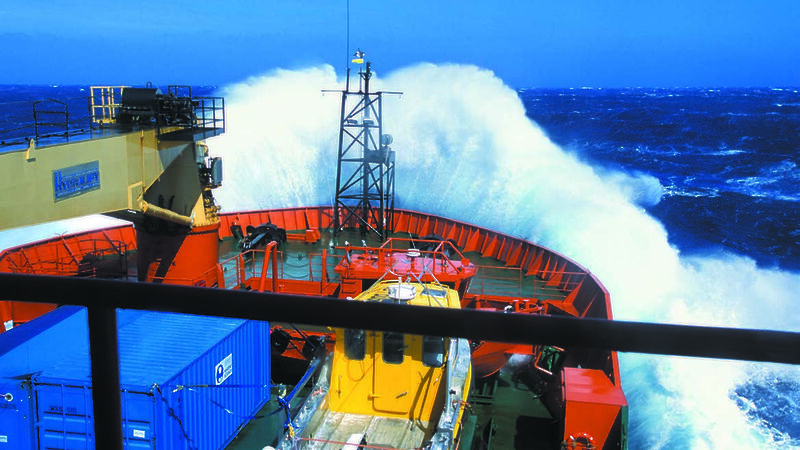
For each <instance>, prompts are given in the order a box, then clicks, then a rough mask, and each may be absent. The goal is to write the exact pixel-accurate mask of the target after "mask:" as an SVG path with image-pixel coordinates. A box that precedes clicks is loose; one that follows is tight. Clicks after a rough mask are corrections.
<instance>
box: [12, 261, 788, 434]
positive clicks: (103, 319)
mask: <svg viewBox="0 0 800 450" xmlns="http://www.w3.org/2000/svg"><path fill="white" fill-rule="evenodd" d="M0 286H2V293H3V297H4V298H5V299H9V300H18V301H31V302H43V303H52V302H53V301H54V298H53V296H54V295H55V294H53V293H56V292H57V293H58V302H59V303H61V304H72V305H80V306H85V307H87V308H88V311H89V346H90V355H91V361H92V364H91V366H92V380H93V387H92V399H93V402H94V417H95V424H94V425H95V446H96V448H99V449H100V448H102V449H117V448H119V449H121V448H122V414H121V401H120V395H119V362H118V360H119V357H118V347H117V323H116V308H124V309H138V310H148V311H169V312H181V313H188V314H201V315H209V316H220V317H234V318H242V319H254V320H265V321H277V322H290V323H302V324H308V325H327V326H333V327H343V328H368V329H375V330H386V331H396V332H401V333H410V334H427V335H435V336H449V337H463V338H468V339H479V340H488V341H496V342H509V343H519V344H530V345H538V344H546V345H556V346H559V347H561V348H591V349H604V350H616V351H623V352H635V353H651V354H662V355H680V356H694V357H706V358H723V359H739V360H750V361H768V362H780V363H789V364H800V352H798V351H797V349H798V348H800V333H793V332H785V331H768V330H752V329H734V328H718V327H701V326H686V325H667V324H654V323H642V322H621V321H610V320H602V319H586V318H584V319H579V318H574V317H560V316H544V315H538V314H504V313H502V312H487V311H478V310H467V309H448V308H427V307H421V306H410V305H399V304H387V303H378V302H353V301H347V300H341V299H337V298H326V297H307V296H300V295H288V294H277V293H270V292H264V293H261V292H253V291H243V290H224V289H211V288H198V287H191V286H179V285H165V284H152V283H134V282H125V281H112V280H97V279H82V278H67V277H50V276H34V275H18V274H0ZM187 298H191V299H192V301H191V302H187V301H185V299H187Z"/></svg>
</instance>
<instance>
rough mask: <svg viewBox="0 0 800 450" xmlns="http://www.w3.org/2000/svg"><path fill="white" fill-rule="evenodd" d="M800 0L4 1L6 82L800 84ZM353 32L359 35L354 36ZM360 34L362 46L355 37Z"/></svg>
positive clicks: (2, 71)
mask: <svg viewBox="0 0 800 450" xmlns="http://www.w3.org/2000/svg"><path fill="white" fill-rule="evenodd" d="M798 23H800V2H798V1H796V0H763V1H752V0H727V1H724V2H723V1H717V0H713V1H712V0H672V1H670V0H661V1H651V0H567V1H556V0H548V1H542V0H527V1H516V0H509V1H503V2H489V1H470V0H460V1H449V0H447V1H429V0H404V1H397V0H378V1H372V2H369V1H364V0H349V27H348V0H305V1H302V2H301V1H295V0H269V1H268V0H259V1H256V0H249V1H244V0H226V1H223V2H220V1H214V2H210V1H209V2H205V1H199V2H197V1H196V2H189V1H184V0H168V1H163V0H162V1H153V0H137V1H135V2H113V1H112V2H108V1H107V2H100V1H97V0H84V1H80V2H75V1H65V0H27V1H24V2H23V1H14V0H6V1H4V2H2V3H0V43H2V48H3V56H4V58H3V59H4V60H5V61H4V62H3V64H2V65H0V84H84V85H88V84H131V85H142V84H144V83H146V82H147V81H152V82H153V83H154V84H157V85H164V84H171V83H172V84H193V85H225V84H229V83H233V82H237V81H242V80H245V79H247V78H248V77H251V76H257V75H260V74H263V73H265V72H268V71H269V70H270V69H273V68H277V67H281V68H289V69H297V68H302V67H307V66H312V65H319V64H330V65H332V66H334V68H336V70H337V71H338V72H341V73H343V72H344V68H345V67H346V64H347V61H348V56H349V55H350V54H352V53H353V52H354V51H355V50H356V49H358V48H360V49H362V50H364V51H365V52H366V54H367V59H368V60H370V61H372V63H373V67H374V69H375V71H376V72H377V73H379V74H380V72H381V71H384V72H387V71H391V70H393V69H396V68H399V67H404V66H408V65H411V64H414V63H417V62H433V63H462V64H473V65H477V66H480V67H484V68H488V69H490V70H492V71H494V73H495V74H497V76H499V77H500V78H502V79H503V80H504V81H505V82H506V83H507V84H508V85H510V86H512V87H514V88H536V87H554V88H564V87H583V86H591V87H637V86H642V87H682V86H691V87H756V86H758V87H780V86H783V87H785V86H797V85H798V84H800V32H798V29H797V24H798ZM348 28H349V33H348ZM348 34H349V46H348Z"/></svg>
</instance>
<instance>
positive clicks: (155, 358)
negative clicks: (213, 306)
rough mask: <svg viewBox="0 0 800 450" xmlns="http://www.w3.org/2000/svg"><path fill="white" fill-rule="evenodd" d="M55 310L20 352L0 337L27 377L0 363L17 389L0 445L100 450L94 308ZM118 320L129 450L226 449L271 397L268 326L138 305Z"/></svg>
mask: <svg viewBox="0 0 800 450" xmlns="http://www.w3.org/2000/svg"><path fill="white" fill-rule="evenodd" d="M58 311H60V312H58ZM65 311H66V313H65ZM57 313H58V314H61V317H60V320H59V321H55V323H54V321H53V320H52V319H51V320H50V321H49V322H48V323H46V325H45V326H46V327H47V332H42V333H38V334H35V336H31V337H30V339H28V340H26V341H24V342H22V343H20V342H14V343H13V345H14V348H13V349H12V350H8V346H7V345H6V344H7V343H6V342H4V341H3V338H4V337H5V334H8V333H4V334H3V335H0V349H3V348H6V349H7V350H6V351H3V350H0V366H3V367H5V365H6V364H5V363H6V359H7V358H17V359H24V360H26V362H25V364H22V366H24V367H25V371H26V372H25V373H17V374H11V373H8V371H7V370H4V369H0V390H3V389H4V388H5V389H7V390H8V392H9V393H11V391H12V390H13V391H14V392H15V393H16V395H17V396H16V397H15V398H16V399H17V400H15V401H12V402H7V403H8V404H9V405H13V407H8V408H7V409H1V408H0V449H6V448H9V449H10V448H14V449H27V448H32V449H51V448H52V449H69V450H72V449H80V450H83V449H92V448H94V440H93V433H94V430H93V423H94V421H93V417H92V393H91V379H90V366H89V356H88V355H89V350H88V338H87V330H86V325H85V324H86V311H85V309H82V308H76V307H67V308H61V310H57ZM67 313H69V314H67ZM65 316H66V317H65ZM44 317H47V316H44ZM37 320H38V319H37ZM117 321H118V325H119V349H120V350H119V355H120V385H121V386H120V387H121V390H122V392H121V400H122V417H123V435H124V440H125V447H126V448H128V449H140V448H142V449H169V450H173V449H217V448H222V447H223V446H225V445H226V444H227V443H229V442H230V441H231V440H232V439H233V438H234V437H235V435H236V432H237V431H238V430H239V429H240V428H241V427H242V426H244V425H245V424H246V423H247V421H248V420H249V418H251V417H252V415H253V414H255V413H256V412H257V411H258V410H259V409H260V408H261V407H262V406H263V405H264V403H266V402H267V401H268V400H269V393H270V389H269V381H270V374H269V367H270V358H269V355H270V347H269V326H268V324H267V323H266V322H258V321H248V320H240V319H227V318H220V317H205V316H191V315H184V314H172V313H157V312H145V311H131V310H119V312H118V314H117ZM36 322H37V321H36V320H34V321H32V322H30V323H28V324H27V325H26V327H27V326H28V325H34V326H36ZM76 323H77V324H79V325H78V326H76ZM19 328H20V329H23V328H25V327H19ZM62 329H63V331H64V333H63V334H60V333H59V332H58V331H59V330H62ZM76 329H78V330H80V332H79V333H77V335H76V334H75V330H76ZM15 330H16V329H14V330H11V331H15ZM29 334H34V333H30V331H29ZM45 336H47V337H49V338H48V339H45ZM59 336H60V338H59ZM12 337H13V336H12ZM45 353H46V354H49V355H50V356H49V357H46V358H44V357H41V356H35V355H37V354H45ZM53 354H55V355H58V357H57V358H53V356H52V355H53ZM37 365H38V366H37ZM9 366H10V367H11V366H16V367H17V368H19V367H20V366H21V364H20V363H19V362H16V363H14V364H11V363H10V362H9ZM20 380H23V381H20ZM26 391H27V392H26ZM5 392H6V391H3V392H0V395H3V394H4V393H5ZM1 403H2V400H0V404H1ZM20 427H23V428H24V429H23V430H20V429H19V428H20ZM25 433H27V435H28V436H29V438H28V439H26V438H25V436H24V434H25ZM3 440H5V442H3Z"/></svg>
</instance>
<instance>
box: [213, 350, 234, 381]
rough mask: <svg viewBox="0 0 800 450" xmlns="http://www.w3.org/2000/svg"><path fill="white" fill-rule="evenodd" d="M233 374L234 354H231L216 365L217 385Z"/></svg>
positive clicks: (215, 378) (215, 379)
mask: <svg viewBox="0 0 800 450" xmlns="http://www.w3.org/2000/svg"><path fill="white" fill-rule="evenodd" d="M231 374H233V354H232V353H231V354H229V355H228V356H226V357H225V359H223V360H222V361H220V362H219V363H218V364H217V365H216V366H215V367H214V382H215V383H217V386H219V385H220V384H222V383H223V382H224V381H225V380H227V379H228V378H229V377H230V376H231Z"/></svg>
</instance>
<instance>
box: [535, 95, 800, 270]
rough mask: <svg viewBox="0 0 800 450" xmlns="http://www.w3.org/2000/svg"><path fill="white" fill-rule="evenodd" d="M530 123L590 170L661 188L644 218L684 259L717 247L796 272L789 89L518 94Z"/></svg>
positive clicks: (797, 103) (799, 245)
mask: <svg viewBox="0 0 800 450" xmlns="http://www.w3.org/2000/svg"><path fill="white" fill-rule="evenodd" d="M520 97H521V98H522V100H523V102H524V104H525V109H526V111H527V114H528V117H530V118H531V119H532V120H534V121H535V122H536V123H538V124H539V125H540V126H541V127H542V128H543V129H544V130H545V131H546V132H547V134H548V136H549V137H550V138H551V139H552V140H553V141H555V142H556V143H558V144H559V145H561V146H562V147H563V148H565V149H567V150H568V151H572V152H575V153H576V154H577V155H579V156H580V157H581V158H582V159H585V160H586V161H588V162H589V163H590V164H592V165H593V166H603V167H611V168H615V169H619V168H621V169H624V170H626V171H637V172H642V173H645V174H650V175H652V176H655V177H656V178H658V180H659V181H660V182H661V184H662V185H663V187H664V192H663V196H661V199H660V201H659V202H658V203H656V204H654V205H650V206H648V207H647V211H648V212H649V213H650V214H651V215H653V217H655V218H657V219H658V220H659V221H660V222H661V223H663V224H664V225H665V226H666V228H667V230H668V231H669V238H670V242H672V243H673V244H674V245H676V246H677V247H679V248H680V249H682V250H684V251H686V252H693V251H696V250H703V251H706V250H708V249H709V248H715V247H719V248H724V249H727V250H730V251H733V252H736V253H740V254H743V255H747V256H749V257H751V258H754V259H755V260H756V261H758V263H759V264H761V265H764V266H770V267H780V268H784V269H791V270H798V269H800V167H798V165H800V93H798V90H797V89H570V90H523V91H521V92H520Z"/></svg>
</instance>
